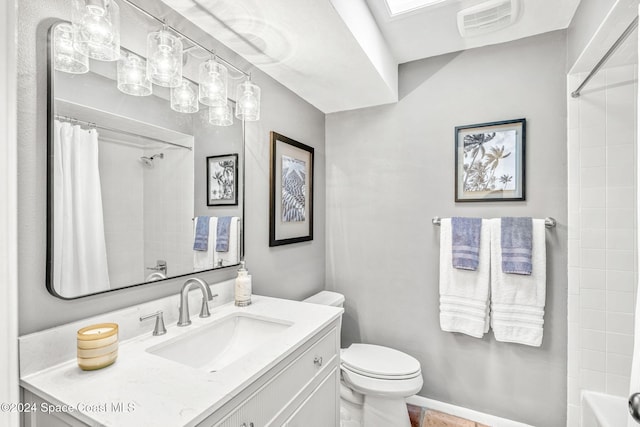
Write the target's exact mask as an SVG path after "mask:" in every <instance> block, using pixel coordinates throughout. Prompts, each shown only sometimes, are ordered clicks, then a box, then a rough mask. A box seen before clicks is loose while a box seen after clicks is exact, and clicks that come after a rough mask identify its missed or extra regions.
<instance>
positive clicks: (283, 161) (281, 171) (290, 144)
mask: <svg viewBox="0 0 640 427" xmlns="http://www.w3.org/2000/svg"><path fill="white" fill-rule="evenodd" d="M313 155H314V150H313V147H310V146H308V145H305V144H302V143H300V142H298V141H295V140H293V139H291V138H287V137H286V136H284V135H280V134H279V133H276V132H271V174H270V177H271V179H270V198H269V200H270V209H269V246H280V245H287V244H291V243H299V242H305V241H309V240H313V168H314V166H313Z"/></svg>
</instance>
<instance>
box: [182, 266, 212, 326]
mask: <svg viewBox="0 0 640 427" xmlns="http://www.w3.org/2000/svg"><path fill="white" fill-rule="evenodd" d="M191 285H196V286H197V287H199V288H200V290H201V291H202V308H201V309H200V317H209V316H211V313H209V305H208V304H207V302H208V301H211V300H212V299H213V297H214V296H216V297H217V296H218V294H216V295H212V294H211V289H210V288H209V285H208V284H207V282H205V281H204V280H202V279H198V278H197V277H193V278H191V279H188V280H187V281H186V282H184V285H182V290H181V291H180V317H179V318H178V326H188V325H190V324H191V319H189V298H188V296H189V289H191Z"/></svg>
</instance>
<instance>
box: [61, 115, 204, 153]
mask: <svg viewBox="0 0 640 427" xmlns="http://www.w3.org/2000/svg"><path fill="white" fill-rule="evenodd" d="M55 118H56V120H64V121H66V122H69V123H71V124H77V125H82V126H88V127H90V128H94V129H102V130H107V131H110V132H116V133H119V134H121V135H127V136H135V137H138V138H142V139H148V140H150V141H155V142H159V143H162V144H167V145H171V146H174V147H179V148H186V149H187V150H189V151H191V150H192V149H191V147H188V146H186V145H181V144H176V143H175V142H169V141H165V140H163V139H158V138H154V137H152V136H146V135H140V134H138V133H134V132H129V131H126V130H122V129H116V128H112V127H109V126H103V125H99V124H97V123H95V122H88V121H86V120H79V119H76V118H75V117H69V116H63V115H62V114H56V115H55Z"/></svg>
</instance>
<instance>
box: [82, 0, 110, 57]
mask: <svg viewBox="0 0 640 427" xmlns="http://www.w3.org/2000/svg"><path fill="white" fill-rule="evenodd" d="M72 23H73V30H74V42H73V47H74V48H75V49H76V50H77V51H78V52H80V53H82V54H83V55H86V56H88V57H89V58H93V59H98V60H100V61H115V60H117V59H118V58H119V56H120V10H119V8H118V5H117V4H116V3H115V1H113V0H73V13H72Z"/></svg>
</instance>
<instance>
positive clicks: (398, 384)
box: [340, 344, 423, 397]
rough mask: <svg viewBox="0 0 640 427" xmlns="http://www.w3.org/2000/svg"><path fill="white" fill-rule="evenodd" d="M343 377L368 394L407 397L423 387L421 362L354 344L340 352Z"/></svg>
mask: <svg viewBox="0 0 640 427" xmlns="http://www.w3.org/2000/svg"><path fill="white" fill-rule="evenodd" d="M341 358H342V361H341V366H340V368H341V370H342V378H343V380H344V381H345V382H346V383H347V385H348V386H349V387H352V388H353V389H354V390H355V391H357V392H359V393H362V394H365V395H377V396H388V397H408V396H411V395H413V394H416V393H417V392H418V391H420V389H421V388H422V383H423V382H422V371H421V370H420V362H418V361H417V360H416V359H415V358H413V357H411V356H409V355H408V354H405V353H403V352H401V351H398V350H394V349H392V348H388V347H383V346H379V345H372V344H352V345H351V346H350V347H349V348H346V349H343V350H342V352H341Z"/></svg>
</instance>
